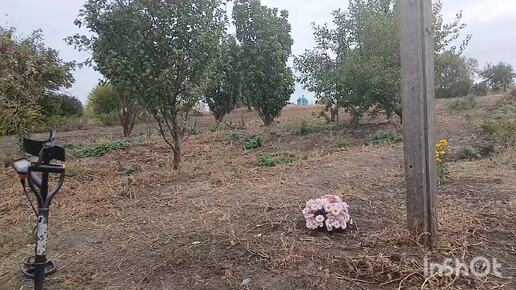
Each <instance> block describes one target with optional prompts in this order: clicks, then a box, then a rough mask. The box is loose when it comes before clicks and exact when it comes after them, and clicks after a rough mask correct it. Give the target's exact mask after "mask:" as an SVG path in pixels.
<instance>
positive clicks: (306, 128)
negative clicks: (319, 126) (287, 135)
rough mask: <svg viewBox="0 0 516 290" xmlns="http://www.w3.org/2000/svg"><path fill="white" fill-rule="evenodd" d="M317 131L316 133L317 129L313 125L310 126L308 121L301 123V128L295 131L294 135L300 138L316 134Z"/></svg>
mask: <svg viewBox="0 0 516 290" xmlns="http://www.w3.org/2000/svg"><path fill="white" fill-rule="evenodd" d="M315 131H316V128H315V127H314V126H313V125H312V124H310V123H308V122H306V121H303V122H302V123H301V126H299V128H297V129H296V130H295V132H294V134H295V135H298V136H306V135H310V134H312V133H314V132H315Z"/></svg>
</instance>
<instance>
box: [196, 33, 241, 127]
mask: <svg viewBox="0 0 516 290" xmlns="http://www.w3.org/2000/svg"><path fill="white" fill-rule="evenodd" d="M239 51H240V48H239V46H238V44H237V43H236V40H235V38H234V37H233V36H230V35H227V36H225V37H224V38H223V39H222V41H221V43H220V45H219V46H218V52H217V57H216V58H215V61H214V62H213V66H212V68H211V69H210V76H209V81H208V85H207V87H206V93H205V101H206V103H207V104H208V107H209V108H210V111H211V112H212V113H213V115H214V116H215V120H216V122H217V124H220V122H222V119H223V118H224V116H225V115H226V114H229V113H230V112H231V111H232V110H233V109H234V108H235V105H236V103H237V101H238V100H239V99H240V86H241V83H240V68H239V57H240V53H239Z"/></svg>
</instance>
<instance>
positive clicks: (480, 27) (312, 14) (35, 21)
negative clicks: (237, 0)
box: [0, 0, 516, 102]
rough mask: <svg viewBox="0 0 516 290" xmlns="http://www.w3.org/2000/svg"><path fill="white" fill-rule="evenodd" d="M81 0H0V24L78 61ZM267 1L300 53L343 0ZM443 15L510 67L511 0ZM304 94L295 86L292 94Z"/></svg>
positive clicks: (482, 57)
mask: <svg viewBox="0 0 516 290" xmlns="http://www.w3.org/2000/svg"><path fill="white" fill-rule="evenodd" d="M84 2H85V0H16V1H13V0H0V24H1V25H6V26H14V27H16V28H17V29H18V32H19V33H22V34H24V35H27V34H29V33H30V32H31V31H33V30H36V29H38V28H41V29H42V30H43V35H44V37H45V43H46V44H47V45H48V46H50V47H52V48H55V49H57V50H59V51H60V55H61V57H62V58H64V59H65V60H76V61H82V60H84V59H86V58H87V57H88V55H87V54H85V53H79V52H77V51H75V50H74V49H73V47H70V46H68V45H66V43H65V42H64V41H63V39H64V38H65V37H66V36H69V35H73V34H75V33H77V32H81V31H80V30H79V29H78V28H77V27H76V26H74V25H73V21H74V19H75V18H76V16H77V13H78V11H79V9H80V8H81V7H82V5H83V4H84ZM262 2H263V3H264V4H266V5H268V6H271V7H278V8H280V9H287V10H288V11H289V13H290V23H291V24H292V36H293V38H294V47H293V53H294V54H295V55H298V54H301V53H302V52H303V51H304V50H305V49H309V48H311V47H313V45H314V41H313V38H312V29H311V23H312V22H316V23H324V22H330V21H331V14H330V13H331V11H333V10H335V9H338V8H345V7H346V6H347V1H346V0H316V1H314V0H262ZM443 3H444V14H445V17H447V18H448V19H449V18H451V17H453V15H455V13H457V12H458V11H459V10H462V11H463V12H464V18H463V19H464V21H465V22H466V23H467V24H468V27H467V29H466V33H471V34H473V38H472V40H471V42H470V45H469V46H468V48H467V49H466V51H465V55H466V56H468V57H473V58H476V59H478V60H479V62H480V65H481V66H483V65H485V64H486V63H487V62H491V63H495V62H499V61H504V62H508V63H511V64H512V65H513V66H514V67H516V17H515V15H516V1H509V0H490V1H485V0H443ZM74 76H75V84H74V85H73V87H72V88H71V89H69V90H68V92H69V93H71V94H72V95H74V96H76V97H78V98H79V99H80V100H81V101H83V102H84V101H85V100H86V97H87V95H88V93H89V91H90V90H91V89H92V88H93V87H94V86H95V85H96V84H97V82H98V79H99V77H100V75H99V74H98V73H97V72H95V71H93V70H92V69H91V68H83V69H77V70H76V71H75V72H74ZM303 94H305V95H307V96H309V95H310V94H309V93H307V92H305V91H303V90H302V89H301V86H300V85H297V86H296V93H295V94H294V95H293V96H292V100H295V99H297V98H298V97H299V96H301V95H303Z"/></svg>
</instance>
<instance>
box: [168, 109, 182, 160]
mask: <svg viewBox="0 0 516 290" xmlns="http://www.w3.org/2000/svg"><path fill="white" fill-rule="evenodd" d="M170 122H171V123H172V128H171V132H170V133H171V135H172V150H173V151H174V161H173V165H174V170H178V169H179V166H180V164H181V132H180V129H179V126H178V124H177V115H176V113H175V114H173V115H172V119H171V120H170Z"/></svg>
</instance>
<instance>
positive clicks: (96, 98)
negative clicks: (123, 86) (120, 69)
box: [88, 85, 120, 115]
mask: <svg viewBox="0 0 516 290" xmlns="http://www.w3.org/2000/svg"><path fill="white" fill-rule="evenodd" d="M119 102H120V101H119V97H118V94H117V93H116V91H115V90H113V88H112V87H111V86H108V85H103V86H97V87H96V88H94V89H93V90H92V91H91V92H90V94H89V95H88V109H89V110H90V111H91V112H93V113H94V114H95V115H102V114H109V113H112V112H118V108H119V107H120V104H119Z"/></svg>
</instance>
